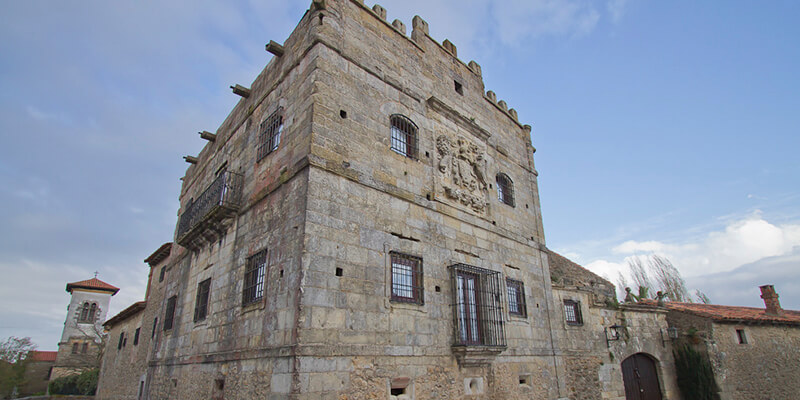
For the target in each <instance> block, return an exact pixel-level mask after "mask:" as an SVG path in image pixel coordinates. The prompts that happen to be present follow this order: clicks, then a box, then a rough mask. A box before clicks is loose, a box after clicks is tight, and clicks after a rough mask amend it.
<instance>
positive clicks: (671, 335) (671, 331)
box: [658, 326, 678, 347]
mask: <svg viewBox="0 0 800 400" xmlns="http://www.w3.org/2000/svg"><path fill="white" fill-rule="evenodd" d="M658 332H659V333H661V345H662V346H664V347H667V340H675V339H677V338H678V328H676V327H674V326H671V327H669V328H667V337H666V338H665V337H664V330H663V329H659V330H658Z"/></svg>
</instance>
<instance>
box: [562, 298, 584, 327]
mask: <svg viewBox="0 0 800 400" xmlns="http://www.w3.org/2000/svg"><path fill="white" fill-rule="evenodd" d="M564 315H565V316H566V319H567V324H569V325H583V316H581V303H580V302H578V301H575V300H564Z"/></svg>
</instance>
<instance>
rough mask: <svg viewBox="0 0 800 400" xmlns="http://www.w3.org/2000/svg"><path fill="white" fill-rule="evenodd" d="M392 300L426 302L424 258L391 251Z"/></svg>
mask: <svg viewBox="0 0 800 400" xmlns="http://www.w3.org/2000/svg"><path fill="white" fill-rule="evenodd" d="M390 256H391V262H392V298H391V299H392V301H398V302H403V303H415V304H424V298H423V290H422V289H423V286H422V259H421V258H419V257H414V256H410V255H407V254H400V253H395V252H391V253H390Z"/></svg>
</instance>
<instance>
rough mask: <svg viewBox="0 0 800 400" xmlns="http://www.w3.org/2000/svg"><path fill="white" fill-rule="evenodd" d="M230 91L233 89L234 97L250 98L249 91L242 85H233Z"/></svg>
mask: <svg viewBox="0 0 800 400" xmlns="http://www.w3.org/2000/svg"><path fill="white" fill-rule="evenodd" d="M231 89H233V94H235V95H239V96H242V97H244V98H248V97H250V89H248V88H246V87H244V86H242V85H239V84H236V85H233V86H231Z"/></svg>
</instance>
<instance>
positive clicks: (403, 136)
mask: <svg viewBox="0 0 800 400" xmlns="http://www.w3.org/2000/svg"><path fill="white" fill-rule="evenodd" d="M389 122H390V124H391V132H392V150H394V151H395V152H396V153H397V154H400V155H403V156H406V157H408V158H412V159H415V160H416V159H417V131H418V130H417V125H416V124H414V122H413V121H411V120H410V119H408V118H407V117H406V116H404V115H400V114H393V115H392V116H391V117H390V118H389Z"/></svg>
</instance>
